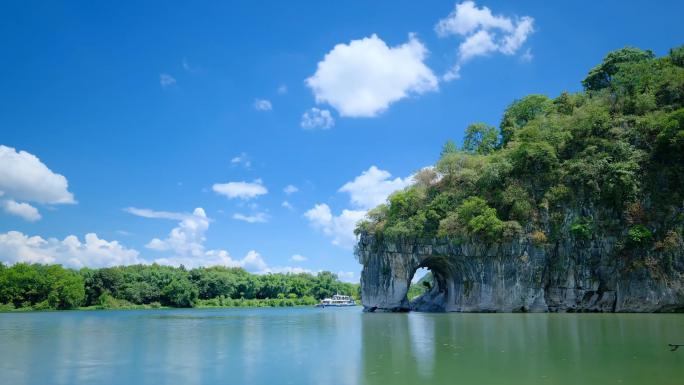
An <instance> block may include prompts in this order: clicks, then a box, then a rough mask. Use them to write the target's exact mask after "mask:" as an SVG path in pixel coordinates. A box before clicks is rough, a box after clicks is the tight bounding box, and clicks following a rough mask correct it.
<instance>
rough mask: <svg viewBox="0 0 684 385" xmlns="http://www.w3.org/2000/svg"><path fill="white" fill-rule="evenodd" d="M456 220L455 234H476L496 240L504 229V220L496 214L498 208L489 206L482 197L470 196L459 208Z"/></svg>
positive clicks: (486, 238)
mask: <svg viewBox="0 0 684 385" xmlns="http://www.w3.org/2000/svg"><path fill="white" fill-rule="evenodd" d="M453 218H454V220H455V225H456V231H455V234H449V232H446V234H447V235H459V233H460V235H466V236H476V237H480V238H482V239H484V240H487V241H495V240H497V238H499V237H500V236H501V234H502V231H503V222H502V221H501V220H500V219H499V218H498V217H497V216H496V209H494V208H491V207H489V205H487V202H486V201H485V200H484V199H482V198H480V197H470V198H467V199H466V200H464V201H463V202H462V203H461V204H460V205H459V206H458V207H457V208H456V215H455V217H453Z"/></svg>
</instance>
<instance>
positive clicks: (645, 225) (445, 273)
mask: <svg viewBox="0 0 684 385" xmlns="http://www.w3.org/2000/svg"><path fill="white" fill-rule="evenodd" d="M582 85H583V87H584V91H583V92H579V93H576V94H569V93H565V92H564V93H561V94H560V96H558V97H556V98H555V99H551V98H548V97H546V96H543V95H529V96H526V97H524V98H522V99H519V100H516V101H514V102H513V103H512V104H511V105H510V106H509V107H508V108H507V109H506V111H505V112H504V115H503V118H502V120H501V123H500V126H499V128H498V129H497V128H495V127H492V126H489V125H487V124H485V123H475V124H472V125H470V126H468V127H467V129H466V132H465V137H464V141H463V145H462V146H461V147H460V148H459V147H458V146H456V145H455V144H454V143H453V142H451V141H449V142H447V143H446V144H445V145H444V147H443V149H442V152H441V155H440V159H439V161H438V162H437V164H435V166H434V167H431V168H425V169H422V170H420V171H418V172H416V174H415V175H414V184H413V185H412V186H410V187H407V188H406V189H404V190H402V191H398V192H396V193H394V194H392V195H391V196H390V197H389V198H388V202H387V203H386V204H383V205H380V206H378V207H376V208H375V209H373V210H371V211H369V212H368V214H367V217H366V219H365V220H364V221H362V222H360V223H359V224H358V226H357V228H356V233H357V235H358V236H359V243H358V245H357V248H356V255H357V257H358V259H359V261H360V262H361V263H362V264H363V272H362V275H361V297H362V302H363V305H364V307H365V309H366V310H368V311H407V310H419V311H463V312H516V311H523V312H527V311H530V312H545V311H552V312H571V311H575V312H674V311H682V310H684V279H683V278H684V277H682V273H684V236H683V230H684V108H683V107H684V47H679V48H673V49H672V50H670V52H669V54H668V55H665V56H662V57H656V56H655V55H654V54H653V53H652V52H651V51H643V50H640V49H636V48H629V47H628V48H623V49H621V50H618V51H614V52H611V53H609V54H608V55H607V56H606V57H605V58H604V60H603V62H602V63H600V64H599V65H597V66H596V67H594V68H593V69H591V71H590V72H589V74H588V75H587V77H586V78H585V79H584V80H583V81H582ZM418 268H427V269H429V270H430V271H431V273H432V274H431V279H430V281H429V282H427V283H426V284H425V291H424V293H423V294H422V295H420V296H418V297H416V298H414V299H413V300H411V301H409V299H408V297H407V292H408V290H409V286H410V285H411V281H412V279H413V278H414V274H415V272H416V270H417V269H418Z"/></svg>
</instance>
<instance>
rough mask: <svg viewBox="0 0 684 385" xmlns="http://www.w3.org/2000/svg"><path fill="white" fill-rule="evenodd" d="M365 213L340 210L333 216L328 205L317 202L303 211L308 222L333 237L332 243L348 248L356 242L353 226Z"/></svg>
mask: <svg viewBox="0 0 684 385" xmlns="http://www.w3.org/2000/svg"><path fill="white" fill-rule="evenodd" d="M365 215H366V211H365V210H347V209H344V210H342V214H340V215H338V216H333V215H332V212H331V211H330V206H328V205H327V204H325V203H319V204H317V205H315V206H314V207H313V208H312V209H310V210H309V211H307V212H306V213H304V216H305V217H306V218H307V219H308V220H309V223H311V225H313V226H314V227H316V228H318V229H320V230H322V231H323V233H324V234H326V235H328V236H331V237H332V238H333V240H332V243H333V245H337V246H340V247H344V248H346V249H350V248H352V247H353V246H354V244H355V243H356V236H355V235H354V228H355V227H356V223H357V222H358V221H360V220H361V219H363V217H364V216H365Z"/></svg>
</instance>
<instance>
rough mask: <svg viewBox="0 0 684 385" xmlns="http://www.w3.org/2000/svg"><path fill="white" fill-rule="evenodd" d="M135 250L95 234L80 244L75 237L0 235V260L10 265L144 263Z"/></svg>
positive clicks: (113, 264)
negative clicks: (20, 263) (25, 263)
mask: <svg viewBox="0 0 684 385" xmlns="http://www.w3.org/2000/svg"><path fill="white" fill-rule="evenodd" d="M138 255H139V253H138V252H137V251H136V250H134V249H127V248H125V247H124V246H122V245H121V244H119V243H118V242H117V241H111V242H110V241H106V240H104V239H100V238H98V236H97V234H95V233H88V234H86V235H85V239H84V242H81V241H80V240H79V239H78V237H76V236H75V235H69V236H67V237H66V238H64V239H63V240H59V239H56V238H48V239H44V238H42V237H40V236H32V237H29V236H27V235H24V234H23V233H21V232H18V231H9V232H7V233H4V234H0V257H2V258H3V261H4V262H8V263H10V264H12V263H17V262H27V263H59V264H62V265H64V266H67V267H73V268H81V267H84V266H88V267H105V266H118V265H130V264H138V263H144V262H145V261H144V260H142V259H140V258H139V257H138Z"/></svg>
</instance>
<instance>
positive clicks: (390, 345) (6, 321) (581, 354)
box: [0, 307, 684, 385]
mask: <svg viewBox="0 0 684 385" xmlns="http://www.w3.org/2000/svg"><path fill="white" fill-rule="evenodd" d="M668 343H684V315H683V314H427V313H409V314H363V313H362V312H361V309H360V308H359V307H355V308H339V309H332V308H327V309H315V308H289V309H211V310H202V309H187V310H184V309H183V310H181V309H179V310H139V311H137V310H128V311H66V312H32V313H0V383H2V384H3V385H5V384H6V385H21V384H30V385H48V384H69V385H75V384H124V385H133V384H154V385H162V384H182V385H192V384H383V385H391V384H421V383H425V384H428V383H430V384H464V385H471V384H482V385H495V384H521V385H534V384H573V385H574V384H582V385H588V384H639V385H643V384H648V385H651V384H653V385H658V384H678V385H681V384H684V347H683V348H680V349H679V350H678V351H675V352H670V351H669V350H668V347H667V344H668Z"/></svg>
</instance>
